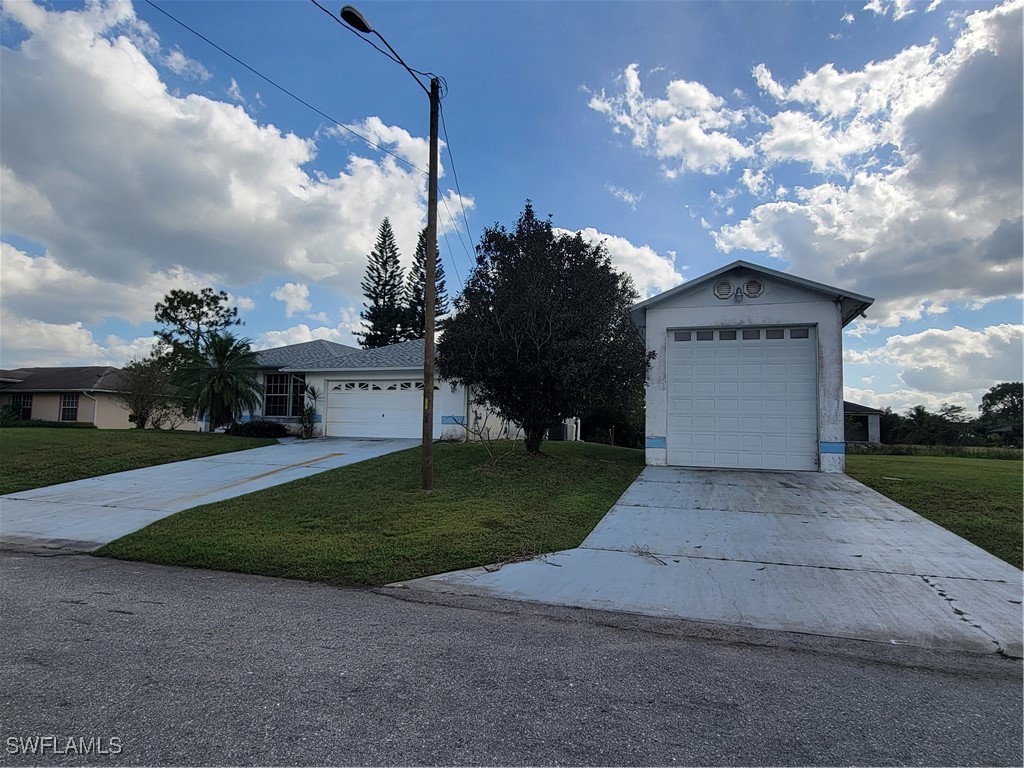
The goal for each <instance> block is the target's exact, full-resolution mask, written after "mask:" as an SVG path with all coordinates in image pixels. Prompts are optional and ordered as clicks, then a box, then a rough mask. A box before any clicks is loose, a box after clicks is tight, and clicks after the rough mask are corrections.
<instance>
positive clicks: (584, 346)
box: [438, 200, 651, 454]
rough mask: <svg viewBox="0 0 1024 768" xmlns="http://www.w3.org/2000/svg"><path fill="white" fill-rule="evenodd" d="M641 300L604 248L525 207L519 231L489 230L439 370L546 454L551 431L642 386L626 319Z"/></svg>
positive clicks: (445, 338)
mask: <svg viewBox="0 0 1024 768" xmlns="http://www.w3.org/2000/svg"><path fill="white" fill-rule="evenodd" d="M635 299H636V292H635V291H634V289H633V286H632V283H631V281H630V280H629V278H627V277H624V276H622V275H620V274H618V273H617V272H616V271H615V270H614V269H613V268H612V266H611V262H610V260H609V258H608V254H607V252H606V251H605V250H604V248H603V247H602V246H600V245H591V244H589V243H587V242H585V241H584V240H583V238H582V237H581V236H580V235H579V234H576V235H562V236H559V235H556V234H555V232H554V229H553V227H552V224H551V221H550V220H541V219H538V218H537V216H536V215H535V214H534V211H533V206H532V205H531V204H530V201H529V200H527V201H526V207H525V209H524V210H523V213H522V215H520V217H519V220H518V222H517V223H516V227H515V229H514V230H513V231H511V232H509V231H507V230H506V229H505V228H504V227H502V226H500V225H495V227H494V228H492V229H488V230H485V231H484V234H483V236H482V237H481V240H480V244H479V246H478V247H477V261H476V266H475V268H474V269H473V272H472V273H471V274H470V277H469V280H468V282H467V284H466V288H465V290H464V291H463V293H462V295H461V296H459V298H458V299H456V301H455V309H456V311H455V314H454V315H453V316H452V317H449V318H447V319H445V320H444V321H442V323H441V328H442V330H443V334H442V336H441V339H440V341H439V343H438V371H439V373H440V374H441V375H442V376H443V377H445V378H447V379H450V380H453V381H458V382H460V383H463V384H465V385H467V386H469V387H470V388H471V389H472V391H473V392H474V393H475V397H476V398H477V399H478V400H480V401H482V402H485V403H487V404H488V405H489V406H490V407H491V408H493V409H494V410H495V411H496V412H497V413H498V415H499V416H500V417H501V418H503V419H508V420H510V421H513V422H516V423H518V424H519V425H521V426H522V428H523V430H524V431H525V433H526V449H527V451H528V452H530V453H533V454H536V453H539V452H540V446H541V442H542V440H543V438H544V432H545V430H546V429H547V428H548V427H549V426H551V425H552V424H554V423H556V422H558V421H560V420H562V419H565V418H567V417H569V416H577V415H582V414H585V413H587V412H590V411H594V410H597V409H599V408H603V407H608V406H609V404H611V403H613V402H614V401H615V400H616V399H617V398H619V397H620V396H621V394H622V393H623V392H627V391H635V389H636V388H637V387H642V386H643V383H644V381H645V379H646V376H647V370H648V367H649V366H650V358H651V355H649V354H648V353H647V352H646V351H645V349H644V343H643V341H642V339H641V338H640V336H639V334H638V332H637V331H636V329H634V328H633V327H632V325H631V324H630V321H629V313H628V310H629V307H630V305H631V304H632V302H633V301H634V300H635ZM627 399H628V398H627Z"/></svg>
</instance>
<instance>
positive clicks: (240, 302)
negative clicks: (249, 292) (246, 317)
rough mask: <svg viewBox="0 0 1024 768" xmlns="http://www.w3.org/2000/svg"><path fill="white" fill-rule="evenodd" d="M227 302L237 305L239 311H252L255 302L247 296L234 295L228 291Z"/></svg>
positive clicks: (254, 307)
mask: <svg viewBox="0 0 1024 768" xmlns="http://www.w3.org/2000/svg"><path fill="white" fill-rule="evenodd" d="M228 304H233V305H234V306H236V307H238V310H239V311H240V312H252V311H253V310H254V309H256V302H255V301H254V300H253V299H251V298H249V297H248V296H234V295H232V294H230V293H229V294H228Z"/></svg>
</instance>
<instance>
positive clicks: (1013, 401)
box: [978, 381, 1024, 427]
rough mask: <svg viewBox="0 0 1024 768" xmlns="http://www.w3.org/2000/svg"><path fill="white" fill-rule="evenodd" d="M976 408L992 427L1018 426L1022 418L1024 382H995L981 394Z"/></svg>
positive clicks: (1023, 417) (1023, 413)
mask: <svg viewBox="0 0 1024 768" xmlns="http://www.w3.org/2000/svg"><path fill="white" fill-rule="evenodd" d="M978 410H979V411H981V415H982V418H983V419H985V420H986V421H987V422H990V423H991V425H992V426H993V427H1002V426H1020V424H1021V421H1022V419H1024V383H1021V382H1019V381H1008V382H1004V383H1002V384H996V385H995V386H994V387H992V388H991V389H989V391H988V392H986V393H985V394H984V395H983V396H982V398H981V405H980V406H978Z"/></svg>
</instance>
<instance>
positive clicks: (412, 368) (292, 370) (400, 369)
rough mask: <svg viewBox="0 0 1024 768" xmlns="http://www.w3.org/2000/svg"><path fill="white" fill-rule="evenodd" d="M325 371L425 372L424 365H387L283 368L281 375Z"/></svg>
mask: <svg viewBox="0 0 1024 768" xmlns="http://www.w3.org/2000/svg"><path fill="white" fill-rule="evenodd" d="M324 371H337V372H338V373H367V372H373V373H379V372H384V371H395V372H404V371H420V372H422V371H423V366H422V365H406V366H394V365H387V366H381V367H376V368H374V367H370V368H368V367H366V366H363V367H360V368H337V367H334V368H313V367H305V368H282V369H281V373H311V372H316V373H322V372H324Z"/></svg>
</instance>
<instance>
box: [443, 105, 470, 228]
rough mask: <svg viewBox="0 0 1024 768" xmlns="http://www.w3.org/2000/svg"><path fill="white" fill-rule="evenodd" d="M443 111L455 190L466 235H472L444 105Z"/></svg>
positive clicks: (446, 143)
mask: <svg viewBox="0 0 1024 768" xmlns="http://www.w3.org/2000/svg"><path fill="white" fill-rule="evenodd" d="M439 111H440V113H441V128H442V130H443V131H444V146H445V148H446V149H447V150H448V159H449V160H450V161H451V164H452V177H453V178H454V179H455V191H456V192H457V193H458V195H459V205H460V206H462V220H463V221H464V222H465V223H466V237H470V235H471V234H472V232H471V231H470V229H469V218H468V217H467V216H466V206H465V204H464V203H463V202H462V189H461V188H460V187H459V173H458V171H456V170H455V156H454V155H453V154H452V142H451V139H449V138H448V125H447V124H446V123H445V121H444V107H443V106H442V107H441V109H440V110H439Z"/></svg>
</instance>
